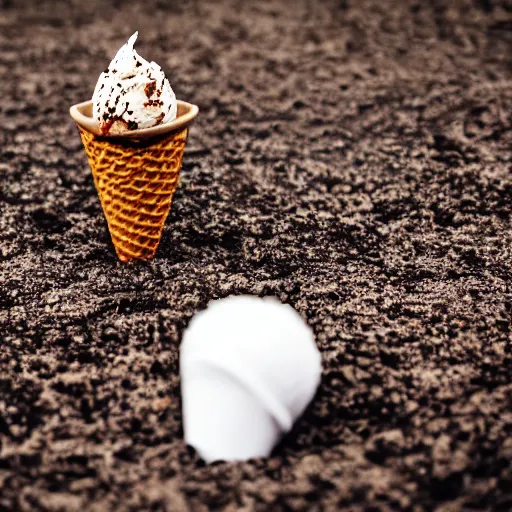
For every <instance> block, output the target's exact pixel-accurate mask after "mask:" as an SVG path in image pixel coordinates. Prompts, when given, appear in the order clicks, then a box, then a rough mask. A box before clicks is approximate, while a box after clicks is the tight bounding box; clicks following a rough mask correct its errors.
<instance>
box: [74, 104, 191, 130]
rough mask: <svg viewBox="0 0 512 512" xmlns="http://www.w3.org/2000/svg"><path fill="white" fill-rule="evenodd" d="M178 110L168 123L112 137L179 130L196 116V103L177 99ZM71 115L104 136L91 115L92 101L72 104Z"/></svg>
mask: <svg viewBox="0 0 512 512" xmlns="http://www.w3.org/2000/svg"><path fill="white" fill-rule="evenodd" d="M177 103H178V112H177V115H176V119H174V120H173V121H170V122H169V123H165V124H159V125H158V126H153V127H151V128H142V129H140V130H131V131H129V132H126V133H123V134H122V135H117V134H116V135H115V136H114V137H129V138H141V137H153V136H155V135H162V134H164V133H168V132H172V131H175V130H180V129H183V128H185V127H186V126H187V125H189V124H190V123H191V122H192V121H193V119H194V118H195V117H196V116H197V114H198V112H199V108H198V107H197V106H196V105H192V104H191V103H187V102H185V101H180V100H178V102H177ZM69 113H70V115H71V117H72V118H73V119H74V120H75V122H76V124H77V125H78V126H80V127H81V128H83V129H84V130H87V131H88V132H91V133H93V134H95V135H99V136H104V134H102V133H101V131H100V127H99V123H98V121H96V119H94V117H93V116H92V101H84V102H83V103H78V104H77V105H73V106H72V107H71V108H70V109H69Z"/></svg>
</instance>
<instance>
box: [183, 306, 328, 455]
mask: <svg viewBox="0 0 512 512" xmlns="http://www.w3.org/2000/svg"><path fill="white" fill-rule="evenodd" d="M180 352H181V354H180V372H181V392H182V401H183V422H184V433H185V441H186V442H187V444H189V445H191V446H193V447H194V448H195V449H196V450H197V451H198V453H199V455H200V456H201V457H202V458H203V459H204V460H205V461H206V462H213V461H215V460H246V459H250V458H253V457H263V456H267V455H269V454H270V452H271V451H272V448H273V447H274V446H275V445H276V444H277V442H278V441H279V439H280V438H281V437H282V435H283V434H285V433H286V432H288V431H289V430H290V429H291V428H292V426H293V424H294V422H295V421H296V420H297V419H298V418H299V416H300V415H301V414H302V413H303V412H304V410H305V408H306V407H307V405H308V404H309V402H310V401H311V399H312V398H313V396H314V394H315V391H316V388H317V387H318V384H319V382H320V376H321V372H322V368H321V357H320V353H319V351H318V349H317V347H316V345H315V341H314V338H313V333H312V331H311V329H310V328H309V327H308V326H307V324H306V323H305V322H304V320H303V319H302V318H301V317H300V315H299V314H298V313H297V312H296V311H295V310H294V309H293V308H292V307H290V306H288V305H285V304H281V303H280V302H279V301H277V300H276V299H274V298H264V299H261V298H258V297H249V296H240V297H229V298H227V299H222V300H217V301H213V302H211V303H210V305H209V306H208V308H207V309H206V310H205V311H203V312H201V313H199V314H197V315H196V316H195V318H193V320H192V322H191V323H190V325H189V327H188V328H187V330H186V331H185V334H184V336H183V342H182V345H181V350H180Z"/></svg>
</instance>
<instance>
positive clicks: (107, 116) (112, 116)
mask: <svg viewBox="0 0 512 512" xmlns="http://www.w3.org/2000/svg"><path fill="white" fill-rule="evenodd" d="M137 35H138V32H135V34H133V35H132V37H130V39H129V40H128V42H127V43H126V44H125V45H124V46H122V47H121V49H120V50H119V51H118V52H117V54H116V56H115V57H114V59H113V60H112V62H111V63H110V65H109V67H108V69H107V70H106V71H104V72H103V73H101V75H100V77H99V79H98V83H97V84H96V88H95V89H94V94H93V98H92V100H93V115H94V117H95V119H97V120H98V122H99V124H100V129H101V132H102V133H103V134H105V135H107V134H108V135H117V134H122V133H123V132H126V131H130V130H137V129H141V128H150V127H151V126H156V125H158V124H162V123H168V122H169V121H172V120H173V119H175V118H176V112H177V103H176V96H175V95H174V92H173V90H172V89H171V86H170V85H169V81H168V80H167V78H165V74H164V72H163V71H162V68H161V67H160V66H159V65H158V64H156V63H155V62H148V61H147V60H145V59H143V58H142V57H141V56H140V55H139V54H138V53H137V52H136V51H135V50H134V49H133V45H134V43H135V40H136V39H137Z"/></svg>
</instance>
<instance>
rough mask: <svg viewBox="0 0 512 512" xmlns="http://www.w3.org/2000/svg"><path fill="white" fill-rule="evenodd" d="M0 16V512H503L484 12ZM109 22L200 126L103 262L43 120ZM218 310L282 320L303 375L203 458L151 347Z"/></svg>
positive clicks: (496, 201)
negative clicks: (295, 314) (241, 436)
mask: <svg viewBox="0 0 512 512" xmlns="http://www.w3.org/2000/svg"><path fill="white" fill-rule="evenodd" d="M36 4H38V5H36ZM39 4H40V5H39ZM172 4H175V6H174V7H173V6H172ZM0 6H2V7H1V8H0V73H1V81H0V93H1V102H0V121H1V128H2V129H1V131H0V170H1V173H2V182H1V183H2V186H1V192H0V194H1V199H2V201H1V206H0V208H1V220H0V237H1V245H0V248H1V255H0V256H1V276H0V278H1V299H2V312H1V315H2V316H1V330H2V334H3V343H2V344H1V345H0V393H1V395H0V440H1V451H0V509H1V510H16V511H18V510H19V511H28V510H51V511H57V510H66V511H67V510H82V509H83V510H94V511H106V510H121V511H125V510H176V511H181V510H187V509H188V510H192V511H201V510H207V509H210V510H214V509H215V510H227V511H234V510H246V511H249V510H272V511H284V510H313V511H320V510H342V509H346V510H355V511H358V510H366V511H370V510H371V511H377V510H414V511H420V510H434V509H435V510H437V511H439V512H441V511H443V512H447V511H456V510H461V509H465V510H503V511H508V510H511V509H512V340H511V327H510V324H511V284H510V282H511V278H512V227H511V224H510V221H511V217H510V213H511V209H512V173H511V166H512V154H511V147H512V132H511V124H512V121H511V113H512V82H511V79H512V71H511V70H512V57H511V56H512V3H511V2H510V1H501V2H500V1H496V2H494V1H492V0H480V1H476V0H475V1H474V2H471V1H469V0H465V1H464V0H461V1H459V2H455V1H450V0H445V1H441V0H436V1H431V2H421V1H419V0H415V1H403V2H389V1H385V2H382V1H379V0H373V1H366V0H365V1H356V0H338V1H333V0H326V1H324V2H313V1H306V0H303V1H292V0H290V1H288V2H285V1H278V0H274V1H258V2H252V5H251V2H244V1H241V0H240V1H234V0H231V1H229V2H227V1H226V2H221V1H218V2H215V3H213V2H212V3H210V4H208V5H203V4H199V3H197V2H194V1H188V2H187V1H183V2H170V1H164V0H145V1H144V2H139V1H127V2H120V1H116V0H110V1H99V0H98V1H91V0H88V1H82V0H67V1H64V0H63V1H55V2H49V1H48V2H35V1H33V2H30V1H28V0H22V1H18V0H0ZM121 6H122V7H121ZM135 30H139V32H140V35H139V42H138V45H137V49H138V51H139V52H140V54H141V55H142V56H144V57H147V58H149V59H150V60H155V61H156V62H158V63H160V64H161V65H162V67H163V68H164V70H165V71H166V73H167V74H168V76H169V78H170V81H171V84H172V86H173V88H174V90H175V92H176V93H177V96H178V97H179V98H181V99H185V100H187V101H190V102H192V103H196V104H198V105H199V107H200V109H201V113H200V116H199V118H198V119H197V122H196V123H195V125H194V127H193V129H192V131H191V133H190V138H189V145H188V148H187V152H186V154H185V158H184V165H183V173H182V180H181V185H180V187H179V189H178V191H177V194H176V196H175V201H174V204H173V208H172V211H171V214H170V216H169V219H168V221H167V225H166V228H165V231H164V234H163V239H162V243H161V246H160V249H159V251H158V253H157V255H156V257H155V259H154V260H153V261H152V262H150V263H139V264H122V263H120V262H119V261H118V260H117V258H116V256H115V253H114V250H113V247H112V244H111V242H110V239H109V234H108V231H107V227H106V222H105V220H104V218H103V215H102V212H101V208H100V204H99V201H98V198H97V195H96V192H95V190H94V186H93V180H92V177H91V174H90V171H89V168H88V165H87V160H86V157H85V154H84V152H83V150H82V147H81V143H80V139H79V137H78V133H77V130H76V127H75V126H74V125H73V122H72V121H71V119H70V117H69V116H68V108H69V106H70V105H71V104H73V103H77V102H79V101H83V100H86V99H89V98H90V97H91V94H92V90H93V88H94V85H95V82H96V79H97V77H98V76H99V73H100V72H101V71H102V70H103V69H104V68H105V67H106V65H107V64H108V62H109V61H110V59H111V58H112V56H113V55H114V53H115V52H116V50H117V49H118V48H119V47H120V46H121V45H122V44H123V43H124V42H125V41H126V40H127V39H128V37H129V36H130V35H131V34H132V32H134V31H135ZM231 294H256V295H261V296H263V295H276V296H278V297H279V298H280V299H281V300H282V301H285V302H288V303H290V304H291V305H293V306H294V307H295V308H296V309H297V310H298V311H299V312H300V314H301V315H302V316H303V317H304V318H305V319H306V320H307V321H308V322H309V324H310V325H311V326H312V327H313V329H314V331H315V334H316V340H317V343H318V346H319V348H320V350H321V351H322V356H323V364H324V373H323V380H322V384H321V387H320V389H319V391H318V394H317V396H316V399H315V401H314V403H313V405H312V406H311V407H310V409H309V410H308V411H307V413H306V415H305V417H304V418H303V419H302V420H300V421H299V423H298V424H297V426H296V429H295V430H294V431H293V432H292V433H291V434H290V435H289V436H288V437H287V438H286V439H285V440H284V441H283V442H282V443H281V445H280V446H278V447H277V448H276V450H275V452H274V454H273V456H272V457H270V458H267V459H261V460H254V461H249V462H247V463H239V464H227V463H218V464H215V465H213V466H205V465H204V464H203V463H202V462H201V461H200V460H199V458H198V456H197V455H196V454H195V453H194V451H193V450H192V449H191V448H187V447H186V446H185V444H184V442H183V440H182V426H181V425H182V421H181V420H182V418H181V407H180V393H179V361H178V347H179V343H180V339H181V335H182V333H183V329H184V328H185V327H186V325H187V324H188V322H189V321H190V319H191V317H192V315H193V314H194V313H195V312H197V311H199V310H201V309H203V308H204V307H205V306H206V304H207V303H208V301H210V300H212V299H215V298H219V297H225V296H227V295H231Z"/></svg>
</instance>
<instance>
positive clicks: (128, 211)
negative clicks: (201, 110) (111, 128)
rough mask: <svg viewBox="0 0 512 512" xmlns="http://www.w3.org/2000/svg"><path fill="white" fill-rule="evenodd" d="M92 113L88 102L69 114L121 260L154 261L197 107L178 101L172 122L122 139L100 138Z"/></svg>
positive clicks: (76, 107) (74, 108)
mask: <svg viewBox="0 0 512 512" xmlns="http://www.w3.org/2000/svg"><path fill="white" fill-rule="evenodd" d="M91 110H92V104H91V102H86V103H82V104H79V105H76V106H74V107H72V108H71V115H72V117H73V118H74V119H75V121H76V122H77V124H78V129H79V132H80V138H81V139H82V143H83V145H84V148H85V153H86V154H87V158H88V159H89V164H90V167H91V171H92V175H93V178H94V184H95V186H96V190H97V191H98V195H99V198H100V201H101V206H102V208H103V212H104V214H105V218H106V219H107V224H108V229H109V231H110V236H111V237H112V242H113V243H114V247H115V250H116V253H117V255H118V257H119V259H120V260H121V261H130V260H132V259H143V260H148V259H151V258H152V257H153V256H154V255H155V252H156V250H157V248H158V245H159V243H160V238H161V236H162V230H163V227H164V223H165V219H166V218H167V215H168V214H169V210H170V207H171V202H172V198H173V195H174V191H175V190H176V187H177V186H178V179H179V174H180V169H181V162H182V158H183V153H184V150H185V144H186V142H187V134H188V124H189V123H190V122H191V120H192V119H193V118H194V117H195V116H196V115H197V107H194V106H193V105H189V104H187V103H184V102H179V104H178V116H179V117H178V118H177V119H176V120H175V121H174V122H172V123H170V124H169V125H167V126H164V125H162V126H158V127H154V128H150V129H146V130H139V131H137V132H135V131H134V132H129V135H128V136H123V137H119V136H118V137H104V136H102V135H101V134H99V133H98V129H97V127H96V125H95V124H94V123H95V121H94V120H93V119H92V117H91ZM180 114H181V115H180ZM136 136H137V137H136Z"/></svg>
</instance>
